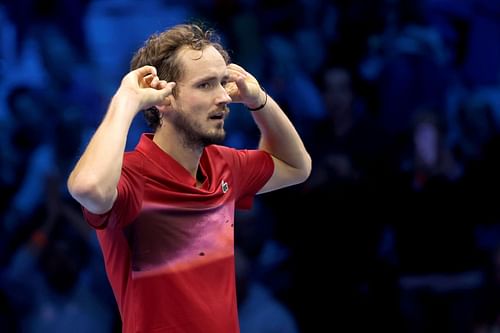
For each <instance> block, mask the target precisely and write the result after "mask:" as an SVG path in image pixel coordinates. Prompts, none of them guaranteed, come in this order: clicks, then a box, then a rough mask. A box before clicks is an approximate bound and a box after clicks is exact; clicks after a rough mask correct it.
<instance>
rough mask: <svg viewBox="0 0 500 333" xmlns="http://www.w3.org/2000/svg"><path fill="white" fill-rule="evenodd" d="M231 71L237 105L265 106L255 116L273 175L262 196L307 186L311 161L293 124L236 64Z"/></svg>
mask: <svg viewBox="0 0 500 333" xmlns="http://www.w3.org/2000/svg"><path fill="white" fill-rule="evenodd" d="M228 71H229V76H230V78H231V80H233V81H234V83H235V84H234V85H228V87H227V89H228V92H229V94H230V96H231V98H232V99H233V101H234V102H241V103H244V104H245V105H246V106H247V107H249V108H257V107H259V106H261V105H264V104H265V105H264V107H263V108H261V109H259V110H257V111H252V115H253V118H254V120H255V122H256V124H257V126H258V127H259V130H260V132H261V139H260V144H259V149H262V150H265V151H267V152H269V153H270V154H271V156H272V158H273V161H274V173H273V175H272V176H271V178H270V179H269V181H268V182H267V183H266V184H265V185H264V187H263V188H262V189H261V190H260V191H259V193H264V192H269V191H273V190H276V189H279V188H282V187H286V186H290V185H294V184H298V183H301V182H304V181H305V180H306V179H307V178H308V177H309V175H310V173H311V165H312V162H311V157H310V155H309V153H308V152H307V150H306V148H305V146H304V143H303V142H302V139H301V138H300V136H299V134H298V133H297V130H296V129H295V127H294V126H293V124H292V123H291V121H290V120H289V119H288V117H287V116H286V115H285V113H284V112H283V110H282V109H281V108H280V106H279V105H278V104H277V103H276V102H275V101H274V100H273V99H272V98H271V96H268V95H267V93H265V92H264V91H263V90H262V89H261V88H260V85H259V83H258V82H257V80H256V79H255V78H254V77H253V76H252V75H251V74H249V73H247V72H246V71H245V70H244V69H243V68H241V67H240V66H237V65H235V64H230V65H229V66H228Z"/></svg>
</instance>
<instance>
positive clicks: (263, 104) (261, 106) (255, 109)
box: [247, 88, 267, 111]
mask: <svg viewBox="0 0 500 333" xmlns="http://www.w3.org/2000/svg"><path fill="white" fill-rule="evenodd" d="M260 89H261V90H262V91H263V92H264V94H266V99H265V100H264V103H262V105H259V106H258V107H256V108H254V109H252V108H249V107H248V106H247V109H248V110H250V111H259V110H260V109H262V108H263V107H264V106H266V104H267V92H266V91H265V90H264V89H263V88H260Z"/></svg>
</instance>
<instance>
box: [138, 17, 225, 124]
mask: <svg viewBox="0 0 500 333" xmlns="http://www.w3.org/2000/svg"><path fill="white" fill-rule="evenodd" d="M184 46H187V47H189V48H191V49H193V50H203V49H205V48H206V47H207V46H213V47H214V48H215V49H216V50H217V51H219V53H220V54H221V55H222V57H223V58H224V60H225V61H226V64H228V63H229V61H230V59H229V54H228V53H227V51H226V50H225V49H224V47H223V46H222V44H221V43H220V37H219V36H218V35H217V34H216V33H215V31H214V30H212V29H205V28H204V27H202V26H200V25H198V24H179V25H176V26H173V27H172V28H170V29H167V30H165V31H163V32H161V33H156V34H153V35H151V36H150V37H149V38H148V39H147V40H146V42H145V43H144V45H143V46H142V47H141V48H140V49H139V50H138V51H137V52H136V53H135V55H134V56H133V58H132V61H131V63H130V67H131V70H134V69H137V68H139V67H142V66H145V65H150V66H154V67H156V70H157V73H158V77H159V79H160V80H165V81H167V82H171V81H177V80H179V79H180V78H181V77H182V75H183V68H182V66H181V63H180V62H179V59H178V57H177V55H178V53H179V50H180V49H181V48H182V47H184ZM172 94H173V95H174V96H176V89H175V88H174V90H173V92H172ZM144 117H145V119H146V122H147V124H148V126H149V127H151V129H153V130H155V131H156V129H157V128H158V127H159V126H160V124H161V115H160V112H159V111H158V109H157V108H156V107H151V108H149V109H147V110H144Z"/></svg>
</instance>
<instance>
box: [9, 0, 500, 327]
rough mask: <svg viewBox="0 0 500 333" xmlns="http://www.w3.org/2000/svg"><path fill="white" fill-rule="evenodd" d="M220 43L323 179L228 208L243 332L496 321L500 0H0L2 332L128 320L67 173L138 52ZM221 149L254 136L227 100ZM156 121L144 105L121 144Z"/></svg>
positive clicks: (252, 142)
mask: <svg viewBox="0 0 500 333" xmlns="http://www.w3.org/2000/svg"><path fill="white" fill-rule="evenodd" d="M192 21H194V22H200V23H204V24H206V25H208V26H210V27H213V28H214V29H215V30H216V31H217V32H218V33H219V34H221V36H222V39H223V40H222V41H223V44H224V45H225V46H226V47H227V48H228V50H229V52H230V56H231V58H232V61H233V62H235V63H238V64H240V65H242V66H244V67H245V68H246V69H247V70H248V71H249V72H251V73H252V74H254V76H256V77H257V78H258V79H259V81H260V83H261V85H262V86H263V87H264V88H265V89H266V91H267V92H268V93H269V94H270V95H271V96H273V97H274V99H275V100H277V101H278V102H279V104H280V105H281V106H282V108H283V109H284V110H285V112H286V113H287V115H288V116H289V117H290V118H291V120H292V122H293V123H294V124H295V125H296V127H297V129H298V131H299V132H300V134H301V136H302V137H303V139H304V141H305V143H306V146H307V148H308V150H309V151H310V153H311V155H312V158H313V172H312V174H311V177H310V178H309V180H308V181H307V182H306V183H304V184H301V185H300V186H295V187H291V188H288V189H284V190H281V191H277V192H273V193H269V194H265V195H262V196H260V197H259V198H258V199H257V201H256V204H255V206H254V208H252V210H250V211H243V212H238V214H237V216H236V226H235V232H236V242H237V245H238V246H237V252H236V258H237V274H238V280H237V281H238V305H239V314H240V320H241V331H242V333H254V332H260V333H272V332H280V333H289V332H290V333H292V332H293V333H295V332H306V333H307V332H315V331H319V329H322V330H325V328H326V331H336V330H338V329H339V328H341V327H344V328H345V327H347V329H344V330H345V331H348V332H362V331H367V330H374V329H377V330H381V331H383V332H464V333H465V332H473V333H493V332H498V331H499V330H500V210H499V208H498V207H500V205H498V203H497V200H498V198H499V197H500V196H497V193H498V192H499V190H500V174H499V172H498V170H500V156H499V154H498V153H499V152H500V43H499V41H500V2H497V1H491V0H420V1H418V0H374V1H361V0H294V1H284V0H270V1H259V0H234V1H231V0H218V1H209V0H194V1H189V2H186V1H180V0H172V1H169V0H148V1H138V0H126V1H122V0H120V1H118V0H78V1H70V0H49V1H42V0H21V1H13V0H5V1H3V2H2V3H1V4H0V27H1V29H0V145H1V149H0V159H1V162H0V186H1V189H2V198H3V199H2V201H1V204H0V217H1V218H0V221H1V223H0V327H1V329H0V330H1V331H2V332H3V331H5V332H55V333H57V332H74V333H77V332H106V333H109V332H120V320H119V315H118V313H117V310H116V305H115V303H114V298H113V295H112V293H111V290H110V287H109V284H108V282H107V279H106V276H105V272H104V267H103V262H102V255H101V253H100V250H99V247H98V244H97V241H96V238H95V234H94V233H93V232H92V230H91V229H90V228H89V227H88V226H87V225H86V223H85V222H84V221H83V219H82V215H81V210H80V207H79V206H78V205H77V204H76V202H75V201H74V200H72V199H71V197H70V196H69V194H68V192H67V189H66V179H67V176H68V172H69V170H70V169H71V168H72V167H73V164H74V163H75V161H76V159H77V157H78V155H79V154H81V150H82V147H84V146H85V144H86V143H87V141H88V139H89V137H90V135H91V134H92V132H93V131H94V130H95V128H96V127H97V125H98V124H99V122H100V120H101V119H102V117H103V115H104V112H105V111H106V108H107V105H108V103H109V100H110V98H111V96H112V94H113V92H114V90H115V89H116V87H117V86H118V84H119V82H120V80H121V77H122V76H123V75H124V74H125V73H126V72H128V70H129V61H130V58H131V56H132V54H133V52H134V51H135V50H136V49H137V48H138V47H140V46H141V44H142V42H143V41H144V40H145V39H146V38H147V36H148V35H149V34H151V33H153V32H156V31H162V30H163V29H165V28H166V27H169V26H171V25H174V24H176V23H184V22H192ZM231 110H232V112H231V115H230V117H229V119H228V121H227V125H226V129H227V132H228V136H227V139H226V141H227V142H226V143H227V145H229V146H233V147H237V148H243V147H248V148H254V147H256V145H257V142H258V130H257V128H256V126H255V124H254V123H253V121H252V118H251V116H250V115H249V114H248V112H245V110H244V108H242V107H241V106H240V105H232V106H231ZM143 131H148V128H147V127H146V124H145V122H144V120H143V119H142V117H140V116H138V117H137V119H136V120H135V121H134V124H133V126H132V129H131V131H130V133H129V138H128V141H127V149H133V147H134V146H135V144H136V143H137V140H138V138H139V134H140V133H141V132H143Z"/></svg>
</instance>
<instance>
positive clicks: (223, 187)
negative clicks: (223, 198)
mask: <svg viewBox="0 0 500 333" xmlns="http://www.w3.org/2000/svg"><path fill="white" fill-rule="evenodd" d="M220 187H222V193H226V192H227V191H228V190H229V185H228V184H227V183H226V182H225V181H224V180H223V181H222V183H220Z"/></svg>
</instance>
